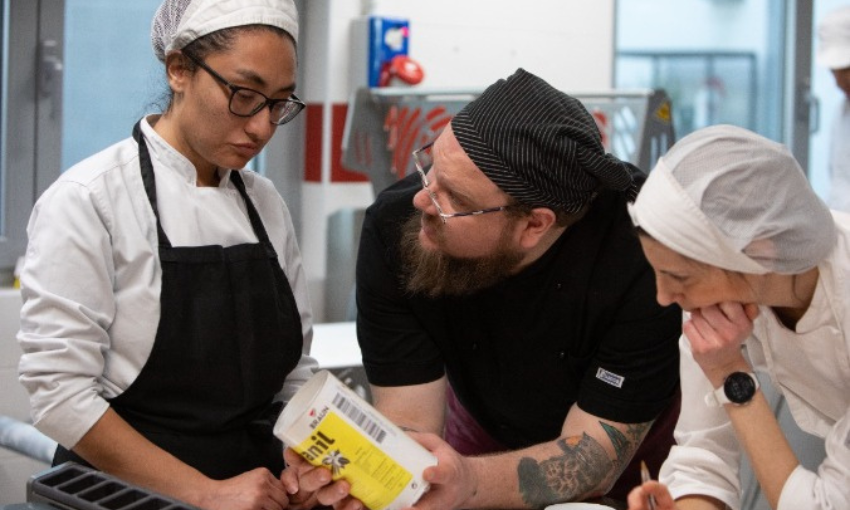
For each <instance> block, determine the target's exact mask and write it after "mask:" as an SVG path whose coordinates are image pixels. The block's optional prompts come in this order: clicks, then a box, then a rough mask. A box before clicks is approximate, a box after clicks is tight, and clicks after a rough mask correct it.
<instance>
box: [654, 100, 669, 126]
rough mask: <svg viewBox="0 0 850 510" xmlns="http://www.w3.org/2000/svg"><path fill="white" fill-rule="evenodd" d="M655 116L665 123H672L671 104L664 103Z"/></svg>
mask: <svg viewBox="0 0 850 510" xmlns="http://www.w3.org/2000/svg"><path fill="white" fill-rule="evenodd" d="M655 116H656V117H658V118H659V119H661V120H662V121H663V122H665V123H668V124H669V123H670V103H668V102H666V101H665V102H664V103H662V104H661V105H660V106H659V107H658V109H657V110H655Z"/></svg>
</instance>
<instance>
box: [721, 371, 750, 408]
mask: <svg viewBox="0 0 850 510" xmlns="http://www.w3.org/2000/svg"><path fill="white" fill-rule="evenodd" d="M723 393H725V394H726V398H728V399H729V401H730V402H732V403H734V404H743V403H745V402H749V401H750V400H752V398H753V395H755V394H756V383H755V381H753V379H752V377H750V375H749V374H746V373H744V372H735V373H732V374H730V375H729V377H727V378H726V381H725V382H724V383H723Z"/></svg>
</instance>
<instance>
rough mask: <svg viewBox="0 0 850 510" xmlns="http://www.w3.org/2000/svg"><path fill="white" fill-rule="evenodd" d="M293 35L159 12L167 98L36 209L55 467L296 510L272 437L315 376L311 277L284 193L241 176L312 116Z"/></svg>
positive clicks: (36, 295)
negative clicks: (286, 128)
mask: <svg viewBox="0 0 850 510" xmlns="http://www.w3.org/2000/svg"><path fill="white" fill-rule="evenodd" d="M297 38H298V20H297V13H296V10H295V5H294V3H293V1H292V0H165V1H164V3H163V4H162V5H161V7H160V8H159V10H158V11H157V13H156V17H155V19H154V21H153V27H152V40H153V47H154V51H155V53H156V54H157V56H158V57H159V59H160V60H161V61H162V62H163V63H164V66H165V75H166V78H167V81H168V85H169V87H170V91H171V96H172V97H171V101H170V104H169V105H168V107H167V108H166V110H165V111H164V112H163V113H162V114H157V115H149V116H147V117H145V118H143V119H141V120H140V121H139V122H138V124H136V126H135V128H134V129H133V130H132V137H129V138H127V139H126V140H123V141H121V142H119V143H117V144H116V145H114V146H112V147H109V148H107V149H105V150H104V151H102V152H101V153H99V154H97V155H95V156H93V157H91V158H88V159H86V160H85V161H83V162H81V163H79V164H78V165H76V166H74V167H73V168H71V169H70V170H68V171H67V172H65V173H64V174H63V175H62V176H61V177H60V179H59V180H58V181H57V182H56V183H54V184H53V185H52V186H51V187H50V189H49V190H47V191H46V192H45V193H44V195H43V196H42V197H41V198H40V200H39V201H38V203H37V204H36V206H35V208H34V211H33V214H32V218H31V221H30V224H29V228H28V234H29V246H28V250H27V255H26V264H25V268H24V271H23V275H22V286H23V295H24V299H25V303H24V306H23V310H22V316H21V330H20V333H19V335H18V338H19V341H20V344H21V346H22V348H23V350H24V355H23V356H22V358H21V362H20V379H21V382H22V383H23V384H24V385H25V387H26V388H27V389H28V391H29V392H30V395H31V403H32V415H33V419H34V422H35V425H36V426H37V427H38V428H39V429H40V430H42V431H43V432H44V433H46V434H47V435H48V436H51V437H52V438H54V439H55V440H56V441H57V442H58V443H59V445H60V446H59V448H58V449H57V453H56V457H55V459H54V462H55V463H60V462H63V461H66V460H75V461H77V462H80V463H86V464H91V465H93V466H95V467H96V468H98V469H102V470H104V471H106V472H110V473H113V474H115V475H117V476H120V477H121V478H125V479H127V480H129V481H131V482H134V483H136V484H139V485H143V486H146V487H149V488H152V489H155V490H156V491H159V492H161V493H164V494H166V495H169V496H173V497H176V498H179V499H182V500H184V501H186V502H188V503H190V504H193V505H196V506H198V507H202V508H207V509H217V508H221V509H222V510H249V509H250V510H253V509H256V510H259V509H261V508H262V509H265V510H276V509H280V508H284V507H287V506H291V504H292V503H293V502H294V500H295V499H297V498H290V497H289V496H288V495H287V492H286V490H285V488H284V486H283V483H282V482H281V479H280V478H279V477H280V473H281V471H282V469H283V466H284V463H283V455H282V446H281V444H280V442H279V441H278V440H277V439H275V438H274V436H273V435H272V425H273V424H274V421H275V419H276V417H277V414H278V413H279V411H280V409H281V407H282V405H283V403H284V402H285V401H286V400H287V399H288V398H289V397H290V396H291V395H292V394H293V393H294V392H295V391H296V390H297V389H298V388H299V387H300V386H301V385H302V384H303V382H304V381H305V380H306V379H307V378H309V376H310V375H311V374H312V372H313V369H314V367H315V361H314V360H312V359H311V358H310V357H309V356H308V353H309V348H310V340H311V337H312V323H311V313H310V307H309V302H308V299H307V290H306V278H305V275H304V271H303V269H302V266H301V256H300V253H299V250H298V245H297V243H296V240H295V236H294V229H293V226H292V222H291V219H290V215H289V212H288V210H287V208H286V205H285V204H284V202H283V200H282V198H281V197H280V195H279V194H278V193H277V192H276V191H275V188H274V186H273V185H272V183H271V182H270V181H269V180H268V179H266V178H264V177H262V176H260V175H258V174H256V173H253V172H251V171H248V170H244V169H243V167H244V166H245V164H246V163H247V162H248V161H249V160H251V159H252V158H253V157H255V156H256V155H257V154H258V153H259V152H260V151H261V150H262V149H263V147H264V146H265V145H266V143H268V141H269V140H270V139H271V137H272V135H273V134H274V132H275V130H276V129H277V127H278V126H279V125H281V124H285V123H287V122H289V121H290V120H292V119H293V118H294V117H295V116H296V115H297V114H298V113H299V112H300V111H301V110H302V108H303V107H304V104H303V103H302V102H301V101H299V100H298V98H297V97H296V96H295V94H294V91H295V82H296V68H297V57H296V40H297ZM129 132H130V129H129V126H128V134H129Z"/></svg>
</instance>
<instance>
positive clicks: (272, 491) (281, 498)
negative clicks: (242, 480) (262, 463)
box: [260, 468, 289, 510]
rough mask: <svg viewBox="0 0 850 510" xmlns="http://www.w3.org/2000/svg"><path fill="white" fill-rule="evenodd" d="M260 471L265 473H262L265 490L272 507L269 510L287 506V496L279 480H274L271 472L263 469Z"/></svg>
mask: <svg viewBox="0 0 850 510" xmlns="http://www.w3.org/2000/svg"><path fill="white" fill-rule="evenodd" d="M260 469H262V470H263V471H265V473H263V477H264V478H265V482H266V488H267V490H268V497H269V499H270V500H271V502H272V505H273V506H272V507H271V508H270V509H269V510H274V509H277V508H286V507H287V506H288V505H289V494H287V492H286V489H285V488H284V486H283V483H281V481H280V480H278V479H277V478H275V476H274V475H273V474H272V473H271V471H269V470H267V469H265V468H260Z"/></svg>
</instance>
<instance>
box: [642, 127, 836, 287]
mask: <svg viewBox="0 0 850 510" xmlns="http://www.w3.org/2000/svg"><path fill="white" fill-rule="evenodd" d="M629 213H630V214H631V216H632V221H633V222H634V224H635V225H637V226H639V227H641V228H642V229H643V230H644V231H646V232H647V233H648V234H649V235H651V236H652V237H653V238H655V239H656V240H657V241H659V242H661V243H662V244H663V245H665V246H667V247H668V248H671V249H672V250H674V251H676V252H678V253H680V254H682V255H685V256H687V257H690V258H692V259H694V260H698V261H700V262H703V263H706V264H710V265H713V266H717V267H720V268H723V269H728V270H731V271H737V272H742V273H751V274H764V273H768V272H772V273H782V274H797V273H801V272H803V271H806V270H808V269H811V268H812V267H814V266H816V265H817V264H818V263H819V262H820V261H822V260H823V259H824V258H825V257H826V256H827V255H828V254H829V252H830V251H831V250H832V249H833V246H834V245H835V242H836V232H835V224H834V223H833V220H832V214H831V213H830V211H829V209H828V208H827V207H826V205H825V204H824V203H823V201H821V199H820V198H818V196H817V195H815V193H814V191H813V190H812V188H811V187H810V186H809V183H808V180H806V176H805V175H804V173H803V170H802V169H801V168H800V166H799V164H797V161H796V160H795V159H794V157H793V156H792V155H791V153H790V152H789V151H788V150H787V149H786V148H785V147H784V146H782V145H781V144H778V143H776V142H773V141H771V140H768V139H767V138H763V137H762V136H759V135H757V134H755V133H753V132H751V131H747V130H746V129H743V128H739V127H735V126H726V125H722V126H713V127H708V128H704V129H700V130H698V131H696V132H694V133H692V134H690V135H688V136H686V137H684V138H682V139H681V140H680V141H679V142H677V143H676V144H675V145H673V147H671V148H670V150H669V151H668V152H667V154H665V155H664V157H662V158H661V159H660V160H659V161H658V163H657V165H656V166H655V168H654V169H653V170H652V172H650V173H649V177H648V178H647V180H646V182H645V183H644V185H643V188H642V189H641V191H640V193H639V194H638V197H637V200H636V201H635V203H634V204H630V205H629Z"/></svg>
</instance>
